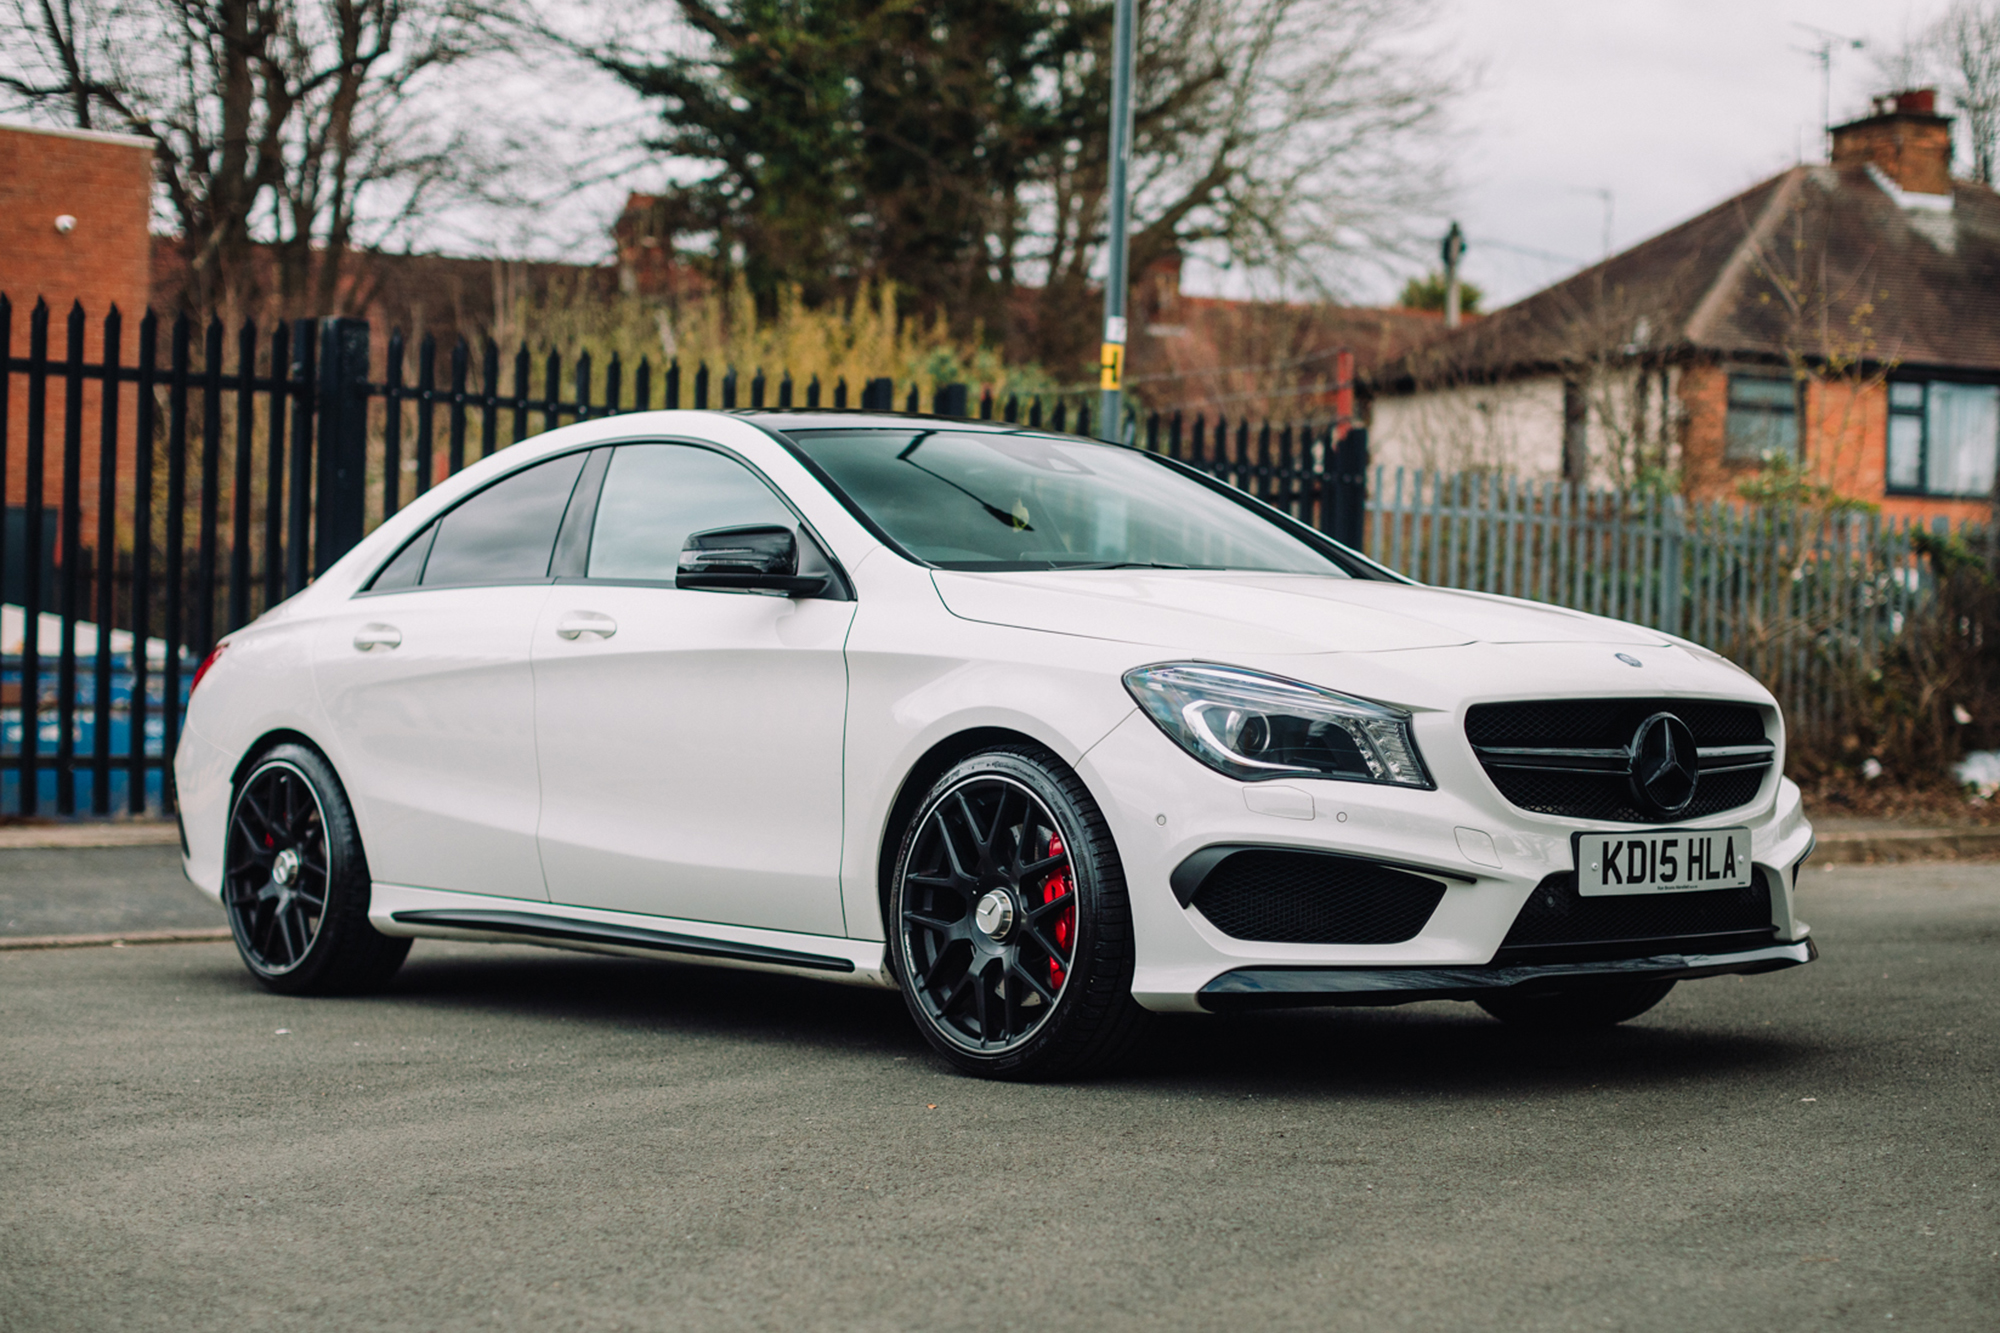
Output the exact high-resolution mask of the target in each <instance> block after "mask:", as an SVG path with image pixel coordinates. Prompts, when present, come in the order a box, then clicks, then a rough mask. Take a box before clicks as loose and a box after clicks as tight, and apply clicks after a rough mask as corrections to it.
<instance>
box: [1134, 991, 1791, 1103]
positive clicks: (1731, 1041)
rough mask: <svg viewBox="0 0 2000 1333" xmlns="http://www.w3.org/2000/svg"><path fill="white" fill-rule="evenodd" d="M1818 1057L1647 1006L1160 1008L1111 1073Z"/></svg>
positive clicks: (1402, 1082)
mask: <svg viewBox="0 0 2000 1333" xmlns="http://www.w3.org/2000/svg"><path fill="white" fill-rule="evenodd" d="M1825 1054H1826V1052H1825V1050H1824V1048H1823V1047H1822V1045H1821V1044H1820V1043H1818V1042H1816V1041H1810V1040H1804V1039H1800V1038H1797V1037H1792V1036H1786V1035H1782V1034H1780V1035H1773V1034H1771V1033H1751V1032H1746V1031H1744V1030H1742V1029H1741V1028H1739V1027H1737V1026H1736V1025H1734V1024H1730V1025H1728V1026H1720V1025H1716V1026H1711V1025H1709V1024H1705V1023H1701V1022H1691V1021H1687V1020H1686V1019H1682V1018H1678V1017H1677V1016H1675V1015H1674V1014H1672V1013H1671V1011H1668V1012H1657V1011H1656V1012H1655V1013H1653V1014H1648V1015H1645V1016H1643V1017H1641V1018H1638V1019H1635V1020H1633V1021H1632V1022H1629V1023H1626V1024H1622V1025H1620V1026H1617V1027H1613V1028H1604V1029H1598V1030H1593V1031H1584V1032H1571V1033H1537V1032H1527V1031H1522V1030H1520V1029H1517V1028H1512V1027H1508V1026H1506V1025H1505V1024H1502V1023H1500V1022H1498V1021H1496V1020H1494V1019H1491V1018H1489V1017H1487V1016H1486V1014H1484V1013H1483V1012H1482V1011H1480V1010H1479V1009H1477V1008H1475V1007H1474V1006H1472V1005H1470V1004H1450V1003H1432V1004H1420V1005H1411V1006H1407V1007H1400V1008H1394V1009H1301V1010H1288V1011H1280V1012H1266V1013H1261V1014H1240V1015H1237V1014H1232V1015H1220V1016H1211V1017H1203V1016H1200V1015H1185V1016H1183V1015H1166V1016H1162V1017H1160V1018H1159V1019H1157V1020H1156V1021H1155V1022H1154V1024H1153V1027H1152V1030H1151V1031H1150V1032H1149V1033H1148V1036H1147V1040H1146V1041H1145V1043H1144V1045H1143V1046H1142V1048H1141V1049H1140V1050H1139V1051H1138V1053H1137V1054H1136V1055H1135V1056H1134V1057H1133V1058H1132V1059H1131V1060H1130V1061H1128V1062H1127V1064H1126V1066H1125V1068H1124V1069H1123V1070H1121V1071H1120V1074H1119V1075H1118V1081H1119V1082H1121V1083H1124V1084H1126V1085H1128V1086H1133V1085H1137V1086H1152V1087H1158V1086H1166V1085H1172V1086H1178V1087H1185V1086H1187V1085H1188V1084H1190V1083H1194V1084H1200V1085H1206V1086H1208V1087H1210V1088H1215V1089H1218V1090H1219V1089H1220V1088H1223V1087H1227V1088H1230V1089H1233V1090H1236V1091H1239V1092H1242V1093H1245V1094H1258V1095H1273V1096H1276V1095H1313V1094H1338V1095H1342V1096H1364V1097H1365V1096H1371V1095H1376V1094H1384V1093H1387V1094H1407V1093H1410V1092H1429V1093H1437V1094H1445V1095H1454V1096H1457V1095H1476V1094H1482V1093H1485V1094H1492V1093H1501V1094H1507V1095H1519V1094H1524V1093H1534V1092H1556V1091H1574V1090H1577V1089H1580V1088H1591V1087H1596V1088H1607V1089H1618V1088H1631V1089H1635V1090H1636V1089H1642V1088H1645V1087H1649V1086H1662V1085H1684V1084H1686V1083H1687V1082H1688V1081H1689V1080H1716V1079H1722V1080H1727V1079H1731V1078H1734V1077H1737V1076H1741V1075H1749V1074H1755V1075H1757V1076H1759V1077H1767V1076H1770V1075H1772V1074H1776V1073H1784V1072H1789V1071H1795V1070H1797V1069H1798V1068H1800V1067H1803V1066H1807V1065H1810V1064H1811V1063H1813V1062H1814V1061H1816V1060H1818V1059H1820V1058H1821V1057H1823V1056H1824V1055H1825Z"/></svg>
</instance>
